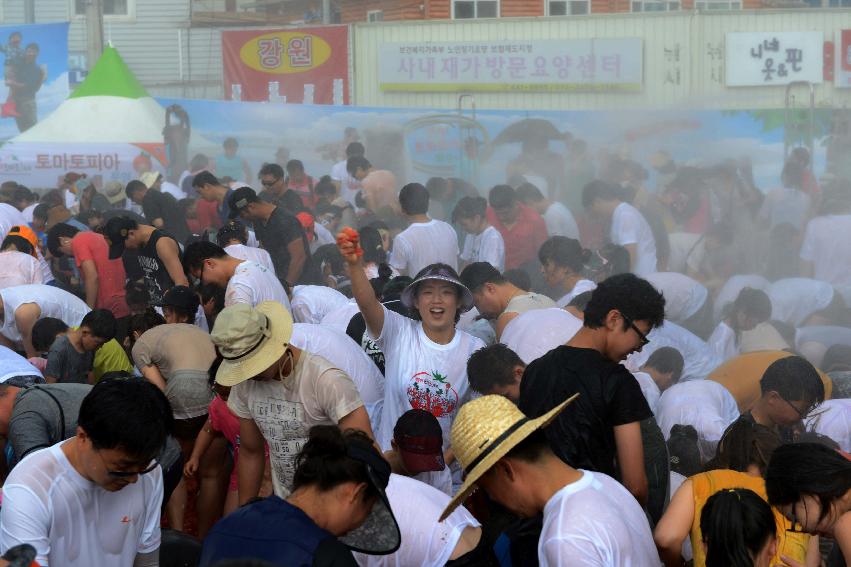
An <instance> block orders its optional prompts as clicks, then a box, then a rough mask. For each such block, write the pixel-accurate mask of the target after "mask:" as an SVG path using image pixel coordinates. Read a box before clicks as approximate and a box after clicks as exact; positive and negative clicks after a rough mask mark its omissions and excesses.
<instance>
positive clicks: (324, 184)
mask: <svg viewBox="0 0 851 567" xmlns="http://www.w3.org/2000/svg"><path fill="white" fill-rule="evenodd" d="M313 192H314V193H316V194H317V195H331V196H336V195H337V188H336V187H335V186H334V182H333V181H331V178H330V177H328V176H327V175H323V176H322V178H321V179H320V180H319V182H318V183H317V184H316V186H315V187H314V188H313Z"/></svg>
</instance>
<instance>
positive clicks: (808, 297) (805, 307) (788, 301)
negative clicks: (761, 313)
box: [768, 278, 834, 327]
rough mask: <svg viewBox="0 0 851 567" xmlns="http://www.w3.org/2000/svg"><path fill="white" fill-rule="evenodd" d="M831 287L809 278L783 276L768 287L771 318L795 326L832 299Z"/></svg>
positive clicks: (828, 303)
mask: <svg viewBox="0 0 851 567" xmlns="http://www.w3.org/2000/svg"><path fill="white" fill-rule="evenodd" d="M833 293H834V292H833V287H832V286H831V285H830V284H829V283H827V282H822V281H819V280H814V279H810V278H785V279H782V280H777V281H776V282H774V283H773V284H771V286H770V287H769V288H768V297H769V298H771V318H772V319H777V320H779V321H784V322H786V323H789V324H790V325H793V326H795V327H797V326H799V325H800V324H801V323H803V322H804V321H805V320H806V319H807V317H809V316H810V315H812V314H813V313H815V312H816V311H821V310H822V309H824V308H826V307H827V306H828V305H830V302H831V301H833Z"/></svg>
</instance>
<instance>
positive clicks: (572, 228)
mask: <svg viewBox="0 0 851 567" xmlns="http://www.w3.org/2000/svg"><path fill="white" fill-rule="evenodd" d="M544 222H545V223H546V225H547V234H549V235H550V236H566V237H568V238H575V239H577V240H578V239H579V227H578V226H577V225H576V219H574V218H573V213H571V212H570V209H568V208H567V207H565V206H564V205H562V204H561V203H553V204H551V205H550V206H549V207H547V210H546V212H545V213H544Z"/></svg>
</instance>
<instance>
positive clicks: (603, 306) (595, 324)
mask: <svg viewBox="0 0 851 567" xmlns="http://www.w3.org/2000/svg"><path fill="white" fill-rule="evenodd" d="M612 310H617V311H620V313H621V315H622V316H623V317H624V318H628V319H630V320H631V321H633V322H635V321H646V322H647V323H648V324H649V325H650V328H651V329H653V328H655V327H658V326H660V325H661V324H662V323H663V322H664V320H665V298H664V297H662V294H661V293H659V292H658V291H657V290H656V288H654V287H653V286H652V285H651V284H650V282H648V281H647V280H644V279H641V278H639V277H638V276H636V275H634V274H619V275H617V276H612V277H610V278H609V279H607V280H604V281H602V282H600V283H599V284H598V285H597V289H595V290H594V291H593V292H592V294H591V301H589V302H588V305H587V306H586V307H585V320H584V322H583V325H584V326H585V327H588V328H589V329H598V328H600V327H602V326H603V325H604V324H605V321H606V316H607V315H608V314H609V312H610V311H612ZM624 325H626V322H625V321H624ZM624 328H626V327H624Z"/></svg>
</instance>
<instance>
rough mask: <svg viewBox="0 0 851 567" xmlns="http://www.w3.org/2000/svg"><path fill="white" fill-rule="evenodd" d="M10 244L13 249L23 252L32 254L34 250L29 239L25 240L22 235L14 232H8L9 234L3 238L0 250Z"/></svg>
mask: <svg viewBox="0 0 851 567" xmlns="http://www.w3.org/2000/svg"><path fill="white" fill-rule="evenodd" d="M10 246H14V247H15V250H17V251H18V252H22V253H24V254H30V255H32V254H33V253H34V252H35V250H34V249H33V245H32V243H31V242H30V241H29V240H27V239H26V238H24V237H23V236H18V235H15V234H10V235H9V236H7V237H6V238H4V239H3V243H2V244H0V251H3V250H6V249H7V248H9V247H10Z"/></svg>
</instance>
